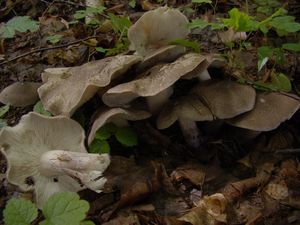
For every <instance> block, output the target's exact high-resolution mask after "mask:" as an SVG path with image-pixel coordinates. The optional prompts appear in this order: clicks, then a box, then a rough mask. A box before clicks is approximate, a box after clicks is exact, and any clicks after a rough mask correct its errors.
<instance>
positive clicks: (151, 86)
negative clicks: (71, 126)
mask: <svg viewBox="0 0 300 225" xmlns="http://www.w3.org/2000/svg"><path fill="white" fill-rule="evenodd" d="M207 66H208V63H207V60H206V57H205V56H203V55H200V54H196V53H189V54H186V55H184V56H181V57H180V58H178V59H177V60H176V61H174V62H173V63H169V64H163V65H156V66H154V67H152V68H151V69H149V70H148V71H146V72H145V73H143V74H141V75H140V76H139V77H138V78H137V79H136V80H133V81H130V82H127V83H123V84H119V85H117V86H115V87H113V88H111V89H109V90H108V91H107V92H106V93H105V94H104V95H103V96H102V100H103V102H104V103H105V104H106V105H108V106H111V107H113V106H122V105H124V104H126V103H128V102H130V101H132V100H134V99H135V98H138V97H140V96H141V97H148V96H154V95H157V94H158V93H160V92H161V91H163V90H165V89H167V88H168V87H170V86H172V85H173V84H174V83H175V82H176V81H177V80H179V79H180V78H181V77H183V76H189V77H190V76H193V75H194V76H196V75H198V74H199V72H200V70H201V71H203V70H204V69H206V67H207Z"/></svg>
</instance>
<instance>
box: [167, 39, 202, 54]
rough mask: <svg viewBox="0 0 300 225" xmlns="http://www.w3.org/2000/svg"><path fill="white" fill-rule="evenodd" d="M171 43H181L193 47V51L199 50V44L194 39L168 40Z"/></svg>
mask: <svg viewBox="0 0 300 225" xmlns="http://www.w3.org/2000/svg"><path fill="white" fill-rule="evenodd" d="M170 44H171V45H181V46H184V47H187V48H191V49H193V50H194V51H195V52H197V53H199V52H200V45H199V43H198V42H196V41H189V40H186V39H176V40H173V41H171V42H170Z"/></svg>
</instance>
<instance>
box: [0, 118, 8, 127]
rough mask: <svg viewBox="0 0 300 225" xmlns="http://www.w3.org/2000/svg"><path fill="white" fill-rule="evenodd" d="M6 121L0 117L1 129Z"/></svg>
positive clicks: (5, 124)
mask: <svg viewBox="0 0 300 225" xmlns="http://www.w3.org/2000/svg"><path fill="white" fill-rule="evenodd" d="M6 126H7V123H6V121H5V120H4V119H0V129H2V128H3V127H6Z"/></svg>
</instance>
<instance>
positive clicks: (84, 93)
mask: <svg viewBox="0 0 300 225" xmlns="http://www.w3.org/2000/svg"><path fill="white" fill-rule="evenodd" d="M140 61H141V57H139V56H132V55H117V56H114V57H109V58H104V59H102V60H98V61H93V62H89V63H86V64H84V65H82V66H76V67H70V68H53V69H46V70H45V72H44V73H43V74H42V80H43V82H44V84H43V85H42V86H41V87H40V88H39V89H38V93H39V96H40V99H41V101H42V103H43V106H44V108H45V109H46V110H48V111H49V112H51V113H53V114H54V115H65V116H71V115H72V114H73V113H74V112H75V110H76V109H77V108H79V107H80V106H81V105H83V104H84V103H85V102H86V101H88V100H89V99H90V98H91V97H93V95H94V94H95V93H96V92H97V91H98V90H99V88H101V87H105V86H107V85H108V84H109V83H110V82H111V80H113V79H115V78H118V77H119V76H121V75H123V74H124V73H125V72H126V71H127V70H128V69H129V68H130V67H131V66H132V65H134V64H136V63H138V62H140Z"/></svg>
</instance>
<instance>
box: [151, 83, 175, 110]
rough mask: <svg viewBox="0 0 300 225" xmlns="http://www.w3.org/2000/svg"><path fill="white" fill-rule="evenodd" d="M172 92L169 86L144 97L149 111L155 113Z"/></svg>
mask: <svg viewBox="0 0 300 225" xmlns="http://www.w3.org/2000/svg"><path fill="white" fill-rule="evenodd" d="M172 94H173V87H172V86H170V87H168V88H167V89H165V90H163V91H161V92H159V93H158V94H156V95H154V96H149V97H146V101H147V104H148V107H149V111H150V112H151V113H152V114H153V115H155V114H157V113H158V112H159V110H160V109H161V108H162V107H163V105H165V104H166V103H167V102H168V101H169V97H170V96H171V95H172Z"/></svg>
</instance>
